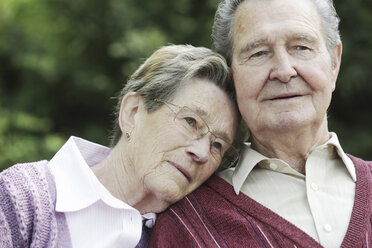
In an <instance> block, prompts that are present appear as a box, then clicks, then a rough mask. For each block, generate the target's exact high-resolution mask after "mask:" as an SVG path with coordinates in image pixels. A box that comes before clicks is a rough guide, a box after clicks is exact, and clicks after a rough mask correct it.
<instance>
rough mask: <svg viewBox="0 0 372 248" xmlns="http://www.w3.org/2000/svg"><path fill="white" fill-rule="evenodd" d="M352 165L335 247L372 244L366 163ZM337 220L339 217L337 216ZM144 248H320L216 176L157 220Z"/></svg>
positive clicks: (370, 169)
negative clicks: (345, 222)
mask: <svg viewBox="0 0 372 248" xmlns="http://www.w3.org/2000/svg"><path fill="white" fill-rule="evenodd" d="M349 157H350V158H351V159H352V161H353V163H354V165H355V169H356V175H357V181H356V189H355V199H354V206H353V211H352V215H351V219H350V222H349V226H348V230H347V233H346V235H345V237H344V239H343V242H342V245H341V247H343V248H346V247H349V248H357V247H360V248H362V247H372V162H367V161H364V160H362V159H359V158H356V157H353V156H349ZM340 218H342V216H340ZM149 247H322V246H321V245H320V244H319V243H318V242H317V241H315V240H314V239H313V238H312V237H310V236H309V235H308V234H306V233H305V232H303V231H302V230H301V229H299V228H298V227H296V226H295V225H293V224H292V223H290V222H288V221H287V220H285V219H284V218H283V217H281V216H279V215H278V214H276V213H275V212H273V211H271V210H270V209H268V208H266V207H265V206H263V205H261V204H260V203H258V202H256V201H255V200H253V199H252V198H250V197H248V196H246V195H244V194H242V193H240V194H239V195H236V194H235V192H234V189H233V187H232V185H230V184H229V183H227V182H226V181H225V180H223V179H222V178H220V177H218V176H217V175H214V176H212V177H211V178H210V179H209V180H208V181H207V182H206V183H205V184H204V185H202V186H201V187H199V188H198V189H197V190H196V191H194V192H193V193H191V194H189V195H188V196H186V197H185V198H184V199H182V200H181V201H180V202H178V203H176V204H174V205H172V206H171V207H170V208H169V209H168V210H166V211H165V212H163V213H162V214H161V215H160V216H159V217H158V219H157V222H156V225H155V228H154V229H153V232H152V236H151V238H150V243H149Z"/></svg>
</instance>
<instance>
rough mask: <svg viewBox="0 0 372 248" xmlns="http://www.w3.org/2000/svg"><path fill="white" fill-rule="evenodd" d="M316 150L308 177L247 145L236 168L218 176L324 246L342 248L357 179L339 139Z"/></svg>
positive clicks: (328, 142) (309, 163)
mask: <svg viewBox="0 0 372 248" xmlns="http://www.w3.org/2000/svg"><path fill="white" fill-rule="evenodd" d="M330 136H331V138H330V139H329V140H328V141H327V142H326V143H325V144H323V145H321V146H319V147H317V148H316V149H314V151H313V152H312V153H311V154H310V155H309V157H308V159H307V161H306V167H305V168H306V176H305V175H303V174H301V173H299V172H297V171H296V170H294V169H292V168H291V167H290V166H289V165H288V164H287V163H286V162H284V161H282V160H280V159H270V158H267V157H265V156H263V155H262V154H260V153H258V152H257V151H255V150H253V149H252V148H251V146H250V144H246V147H245V148H244V151H243V153H242V158H241V159H240V162H239V164H238V165H237V166H236V168H235V169H234V168H231V169H228V170H225V171H222V172H220V173H219V176H220V177H222V178H223V179H225V180H226V181H227V182H229V183H230V184H232V185H233V187H234V190H235V193H236V194H239V192H243V193H244V194H246V195H248V196H249V197H251V198H253V199H254V200H256V201H257V202H259V203H261V204H262V205H264V206H265V207H267V208H269V209H271V210H272V211H274V212H275V213H277V214H279V215H280V216H282V217H283V218H285V219H286V220H288V221H289V222H291V223H293V224H294V225H296V226H297V227H299V228H300V229H302V230H303V231H304V232H306V233H307V234H309V235H310V236H311V237H313V238H314V239H315V240H317V241H318V242H320V244H322V245H323V246H324V247H340V245H341V243H342V240H343V238H344V236H345V234H346V231H347V228H348V225H349V221H350V218H351V212H352V208H353V203H354V196H355V182H356V174H355V167H354V164H353V162H352V161H351V159H350V158H349V157H348V156H347V155H346V154H345V153H344V151H343V150H342V148H341V146H340V143H339V141H338V138H337V135H336V134H335V133H330Z"/></svg>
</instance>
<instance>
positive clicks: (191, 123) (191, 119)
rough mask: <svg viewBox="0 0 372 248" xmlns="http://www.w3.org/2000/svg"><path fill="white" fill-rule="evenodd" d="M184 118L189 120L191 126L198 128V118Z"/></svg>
mask: <svg viewBox="0 0 372 248" xmlns="http://www.w3.org/2000/svg"><path fill="white" fill-rule="evenodd" d="M184 120H185V121H186V122H187V124H189V125H190V126H192V127H195V128H196V124H197V123H196V120H195V119H194V118H192V117H185V118H184Z"/></svg>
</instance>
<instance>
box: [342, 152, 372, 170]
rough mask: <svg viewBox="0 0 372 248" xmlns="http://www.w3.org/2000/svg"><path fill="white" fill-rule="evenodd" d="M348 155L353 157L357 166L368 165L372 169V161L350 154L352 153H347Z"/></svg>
mask: <svg viewBox="0 0 372 248" xmlns="http://www.w3.org/2000/svg"><path fill="white" fill-rule="evenodd" d="M347 156H348V157H349V158H350V159H351V161H353V163H354V165H355V166H356V167H358V166H367V167H369V168H370V169H371V170H372V161H368V160H364V159H362V158H358V157H356V156H353V155H350V154H347Z"/></svg>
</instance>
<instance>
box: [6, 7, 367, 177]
mask: <svg viewBox="0 0 372 248" xmlns="http://www.w3.org/2000/svg"><path fill="white" fill-rule="evenodd" d="M217 4H218V0H177V1H174V0H142V1H138V0H106V1H92V0H52V1H51V0H1V1H0V171H1V170H2V169H3V168H6V167H8V166H10V165H12V164H14V163H17V162H25V161H34V160H40V159H50V158H51V157H52V156H53V154H54V153H55V151H56V150H58V148H59V147H60V146H61V145H62V144H63V143H64V141H65V140H66V139H67V138H68V137H69V136H70V135H76V136H81V137H84V138H87V139H89V140H92V141H95V142H98V143H101V144H104V145H107V144H108V137H109V135H110V131H109V130H110V128H111V122H112V115H111V113H112V110H113V108H114V105H115V104H116V101H115V99H113V98H112V97H113V96H115V95H116V94H117V93H118V92H119V90H120V89H121V88H122V86H123V85H124V84H125V82H126V80H127V78H128V77H129V76H130V74H131V73H133V71H134V70H135V69H136V68H137V67H138V66H139V65H140V64H141V63H142V62H143V61H144V59H145V58H146V57H148V56H149V55H150V54H151V53H152V52H153V51H154V50H155V49H157V48H159V47H160V46H163V45H167V44H185V43H188V44H192V45H195V46H207V47H209V46H210V31H211V26H212V22H213V16H214V12H215V9H216V7H217ZM336 4H337V6H336V7H337V9H338V12H339V14H340V16H341V18H342V22H341V34H342V37H343V44H344V56H343V61H342V68H341V72H340V77H339V80H338V82H337V89H336V92H335V94H334V99H333V103H332V106H331V109H330V111H329V116H330V119H329V122H330V129H331V130H333V131H336V132H337V133H338V135H339V137H340V139H341V143H342V145H343V146H344V147H345V150H346V152H350V153H352V154H355V155H358V156H362V157H364V158H366V159H372V153H371V151H372V131H371V126H372V113H371V112H372V110H371V108H370V104H371V100H370V98H371V95H372V94H371V93H372V84H370V82H369V78H371V76H372V72H371V69H370V68H372V60H370V59H369V58H370V57H371V55H372V33H371V32H370V31H369V30H370V27H371V26H372V6H371V5H372V4H371V2H370V1H363V0H353V1H347V0H339V1H337V3H336Z"/></svg>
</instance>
